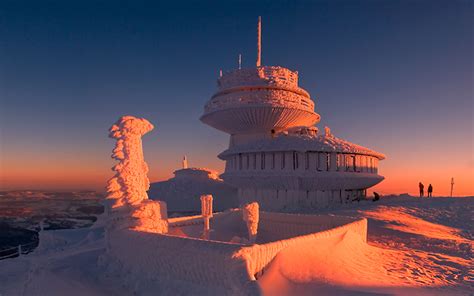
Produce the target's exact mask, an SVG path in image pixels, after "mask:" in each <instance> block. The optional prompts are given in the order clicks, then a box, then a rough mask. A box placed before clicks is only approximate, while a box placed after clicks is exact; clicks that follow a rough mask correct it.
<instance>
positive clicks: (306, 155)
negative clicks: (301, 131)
mask: <svg viewBox="0 0 474 296" xmlns="http://www.w3.org/2000/svg"><path fill="white" fill-rule="evenodd" d="M304 155H305V165H304V167H305V169H306V170H309V152H306V153H305V154H304Z"/></svg>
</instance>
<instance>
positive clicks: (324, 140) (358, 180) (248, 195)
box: [201, 19, 385, 210]
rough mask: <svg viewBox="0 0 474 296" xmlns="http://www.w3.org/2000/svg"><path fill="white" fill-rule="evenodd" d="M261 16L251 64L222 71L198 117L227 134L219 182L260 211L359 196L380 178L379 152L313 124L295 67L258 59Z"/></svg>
mask: <svg viewBox="0 0 474 296" xmlns="http://www.w3.org/2000/svg"><path fill="white" fill-rule="evenodd" d="M260 32H261V22H260V19H259V24H258V55H257V63H256V67H255V68H244V69H241V68H240V66H239V69H236V70H232V71H230V72H227V73H224V74H221V76H220V77H219V79H218V80H217V85H218V90H217V92H216V93H215V94H214V95H213V96H212V97H211V99H210V100H209V101H208V102H207V103H206V105H205V107H204V114H203V115H202V116H201V121H202V122H204V123H206V124H208V125H210V126H212V127H214V128H216V129H218V130H221V131H223V132H226V133H228V134H230V143H229V148H228V149H227V150H225V151H224V152H222V153H221V154H220V155H219V158H221V159H222V160H224V161H226V166H225V172H224V174H222V175H221V177H222V178H223V179H224V181H225V182H227V183H229V184H231V185H233V186H236V187H237V188H238V191H239V192H238V195H239V201H240V202H241V203H246V202H250V201H258V202H259V204H260V205H261V206H262V209H264V210H285V209H292V208H300V207H314V208H320V207H326V206H328V205H330V204H332V203H346V202H348V201H352V200H354V199H356V198H360V197H363V196H365V195H366V189H367V188H369V187H371V186H373V185H375V184H377V183H379V182H380V181H382V180H383V177H382V176H381V175H379V174H378V163H379V161H380V160H382V159H384V158H385V156H384V155H383V154H381V153H378V152H375V151H373V150H370V149H368V148H365V147H362V146H359V145H356V144H353V143H350V142H348V141H345V140H343V139H339V138H337V137H335V136H334V135H332V134H331V131H330V129H329V128H327V127H326V128H325V133H324V134H320V133H319V132H318V128H316V127H315V126H314V125H315V124H317V123H318V122H319V121H320V115H319V114H317V113H316V112H315V111H314V107H315V105H314V102H313V100H312V99H311V97H310V94H309V93H308V92H307V91H305V90H304V89H303V88H301V87H300V86H299V85H298V72H297V71H292V70H289V69H287V68H284V67H280V66H262V65H261V56H260V54H261V50H260V48H261V46H260V44H261V42H260V35H261V34H260Z"/></svg>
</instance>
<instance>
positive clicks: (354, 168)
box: [351, 155, 357, 172]
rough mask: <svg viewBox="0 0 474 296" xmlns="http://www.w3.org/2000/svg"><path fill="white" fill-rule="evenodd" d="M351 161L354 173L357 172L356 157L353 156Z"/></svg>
mask: <svg viewBox="0 0 474 296" xmlns="http://www.w3.org/2000/svg"><path fill="white" fill-rule="evenodd" d="M351 160H352V171H353V172H355V171H356V168H357V166H356V157H355V155H351Z"/></svg>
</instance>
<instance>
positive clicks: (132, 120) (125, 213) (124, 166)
mask: <svg viewBox="0 0 474 296" xmlns="http://www.w3.org/2000/svg"><path fill="white" fill-rule="evenodd" d="M152 129H153V125H152V124H151V123H150V122H149V121H148V120H146V119H144V118H136V117H133V116H123V117H121V118H120V119H119V120H118V121H117V122H116V123H115V124H114V125H113V126H112V127H111V128H110V130H109V137H110V138H113V139H116V140H117V142H116V145H115V148H114V150H113V152H112V158H114V159H116V160H118V161H119V163H118V164H117V165H115V166H114V167H113V168H112V170H113V171H115V175H114V176H113V177H112V178H111V179H110V180H109V181H108V183H107V199H108V200H110V201H111V207H112V216H113V217H114V221H115V222H116V223H115V224H116V225H115V226H116V227H119V228H128V227H132V228H134V229H137V230H142V231H149V232H157V233H162V232H166V231H167V221H166V218H167V209H166V203H164V202H161V201H152V200H149V199H148V195H147V190H148V189H149V187H150V182H149V180H148V177H147V173H148V166H147V164H146V162H145V159H144V157H143V148H142V140H141V137H142V136H143V135H145V134H146V133H148V132H150V131H151V130H152Z"/></svg>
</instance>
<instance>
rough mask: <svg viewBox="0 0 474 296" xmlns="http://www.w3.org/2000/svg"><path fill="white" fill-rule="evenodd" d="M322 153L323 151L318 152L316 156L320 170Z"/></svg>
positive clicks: (317, 166)
mask: <svg viewBox="0 0 474 296" xmlns="http://www.w3.org/2000/svg"><path fill="white" fill-rule="evenodd" d="M321 155H322V152H318V157H316V168H317V170H318V171H322V169H321V167H320V164H321Z"/></svg>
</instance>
